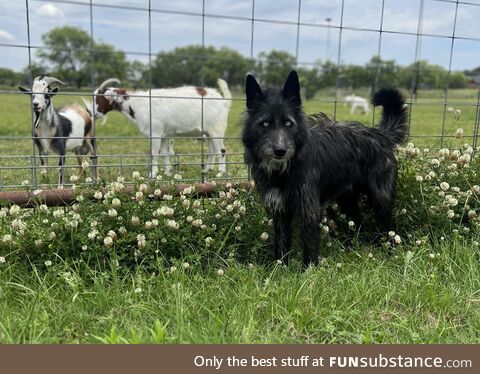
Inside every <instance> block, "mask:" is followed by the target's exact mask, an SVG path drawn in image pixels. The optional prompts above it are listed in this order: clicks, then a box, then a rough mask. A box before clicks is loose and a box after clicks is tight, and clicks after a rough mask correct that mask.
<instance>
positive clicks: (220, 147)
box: [211, 136, 227, 176]
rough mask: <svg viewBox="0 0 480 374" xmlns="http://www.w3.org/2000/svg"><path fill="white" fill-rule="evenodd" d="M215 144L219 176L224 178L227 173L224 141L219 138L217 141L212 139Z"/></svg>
mask: <svg viewBox="0 0 480 374" xmlns="http://www.w3.org/2000/svg"><path fill="white" fill-rule="evenodd" d="M211 142H212V144H213V154H214V156H215V158H216V159H217V160H218V176H222V175H224V174H225V173H226V171H227V162H226V150H225V145H224V144H223V139H222V138H220V136H217V137H216V139H211Z"/></svg>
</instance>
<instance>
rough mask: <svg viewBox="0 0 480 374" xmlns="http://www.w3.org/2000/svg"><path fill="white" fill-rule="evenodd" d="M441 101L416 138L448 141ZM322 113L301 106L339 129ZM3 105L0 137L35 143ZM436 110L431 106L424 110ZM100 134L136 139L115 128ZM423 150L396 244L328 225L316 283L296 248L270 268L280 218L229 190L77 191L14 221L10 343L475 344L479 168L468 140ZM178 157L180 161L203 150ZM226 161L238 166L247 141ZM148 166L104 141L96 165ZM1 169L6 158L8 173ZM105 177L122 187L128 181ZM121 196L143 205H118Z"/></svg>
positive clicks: (366, 230) (415, 122)
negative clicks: (199, 194)
mask: <svg viewBox="0 0 480 374" xmlns="http://www.w3.org/2000/svg"><path fill="white" fill-rule="evenodd" d="M431 94H432V95H431V96H432V97H433V96H435V95H436V96H437V97H436V98H433V99H432V98H424V97H422V96H423V95H420V98H419V100H418V102H419V105H416V106H414V108H413V110H412V133H414V134H437V133H439V132H440V127H441V123H442V115H443V106H442V105H440V104H439V103H441V100H442V99H441V98H440V93H432V92H431ZM451 94H452V96H454V95H455V96H456V97H455V99H452V100H454V101H455V100H456V101H455V102H456V103H463V104H465V103H470V102H471V103H472V104H475V103H476V101H475V98H474V92H473V91H459V92H452V93H451ZM325 97H326V96H322V95H320V96H319V99H320V100H319V101H311V102H307V103H306V105H305V106H306V110H307V112H309V113H312V112H314V111H317V110H318V109H322V110H324V111H326V112H327V113H331V112H332V111H333V105H331V104H330V107H328V105H326V104H325V103H324V101H325V100H324V99H325ZM56 99H58V101H57V102H61V101H62V100H64V98H61V97H58V98H56ZM6 102H7V106H4V105H3V106H2V107H1V109H0V110H1V111H2V113H1V116H0V134H1V136H12V135H15V136H26V135H28V133H29V126H30V125H29V124H30V122H29V116H30V113H29V109H28V99H27V98H25V97H21V96H8V97H7V100H6ZM429 102H433V103H436V105H420V104H422V103H424V104H428V103H429ZM449 105H450V104H449ZM242 106H243V103H242V102H240V101H238V102H237V101H236V102H234V105H233V108H232V111H231V115H230V123H229V128H228V135H232V136H234V135H238V134H239V132H240V127H239V115H240V113H241V111H242ZM452 106H454V107H456V108H457V107H459V108H461V109H462V116H461V118H460V120H458V121H455V120H454V119H453V118H452V117H451V113H447V115H448V116H450V117H447V121H446V127H445V128H446V131H445V133H446V134H448V135H453V134H454V133H455V130H456V129H457V128H458V127H463V128H464V130H465V132H464V134H465V135H468V134H471V133H472V129H473V125H474V121H475V110H476V107H475V106H473V105H472V106H471V107H469V106H462V105H459V104H455V103H454V104H452ZM7 108H9V110H7ZM337 117H338V118H339V119H342V120H343V119H350V118H355V119H365V118H367V117H364V116H362V115H357V116H354V117H350V115H349V114H348V110H347V108H344V107H343V105H339V106H338V107H337ZM417 131H418V132H417ZM98 134H99V135H102V136H109V135H117V136H120V135H125V136H132V135H135V136H137V135H138V136H139V134H138V132H137V130H136V129H135V128H134V126H133V125H132V124H130V123H128V122H126V121H125V120H124V119H123V118H122V117H121V116H119V115H111V117H110V118H109V121H108V123H107V124H106V125H105V126H99V127H98ZM421 140H422V141H423V142H424V143H420V144H421V145H422V147H421V148H420V149H419V148H412V147H411V146H409V147H407V149H401V150H400V151H399V159H400V165H401V168H400V179H399V185H398V198H397V204H396V208H395V216H396V221H397V230H396V231H397V232H396V234H397V235H399V237H398V238H393V239H392V238H390V237H380V238H379V237H378V236H377V235H376V234H375V230H374V227H372V224H369V223H368V222H371V220H370V219H369V214H368V210H367V211H366V216H365V218H366V221H367V224H366V225H365V227H361V228H358V226H355V228H354V229H349V225H348V222H347V219H346V218H345V217H342V216H336V217H334V218H333V221H329V222H324V224H323V225H324V227H329V232H328V233H327V232H326V230H324V234H323V235H322V239H321V241H320V242H319V246H320V248H321V255H322V257H323V259H322V260H321V262H320V265H319V266H318V267H316V268H310V269H308V270H307V271H306V272H302V271H301V253H300V245H299V241H298V240H295V241H294V245H293V253H292V261H291V264H290V265H289V267H288V268H285V267H283V266H282V265H280V264H277V263H275V262H274V261H273V258H272V257H273V231H272V227H271V223H270V221H269V219H270V217H268V216H266V214H265V212H264V209H263V207H262V205H261V204H260V202H259V201H258V199H257V197H256V194H255V193H252V192H251V191H244V190H242V189H240V188H238V187H235V186H233V189H232V188H230V187H226V188H225V190H219V191H218V197H215V198H211V199H203V200H197V199H195V198H194V197H192V196H191V194H190V193H185V194H184V196H182V197H180V198H173V199H170V197H168V196H167V197H165V196H164V197H163V198H162V199H155V200H147V199H144V197H145V196H147V195H148V194H155V189H156V188H157V184H158V183H160V182H149V181H147V180H146V179H142V177H136V176H135V178H132V177H130V175H131V171H132V170H139V171H140V172H141V175H145V174H146V168H142V167H137V166H130V167H127V166H125V167H124V169H123V171H124V174H125V176H126V177H127V181H125V182H124V181H122V180H120V181H118V182H116V183H111V184H106V185H105V188H106V191H105V190H104V191H103V194H102V195H101V196H100V195H98V191H97V197H96V198H97V199H98V203H92V202H91V201H90V200H89V199H87V198H85V197H86V196H87V195H91V194H92V193H93V191H92V190H91V188H90V187H86V188H85V189H84V188H80V187H79V189H78V194H79V195H78V196H79V197H78V198H77V200H78V203H77V204H76V205H75V206H73V207H69V208H65V209H63V208H47V207H45V206H42V205H39V206H38V207H37V208H35V209H20V208H18V207H16V206H13V207H4V208H2V209H0V343H478V341H479V340H480V333H479V331H480V260H479V254H480V253H479V242H480V221H479V219H478V217H477V216H478V215H480V187H478V184H479V183H478V175H479V173H480V162H479V161H478V160H477V159H473V160H472V161H471V162H470V161H469V160H470V159H469V157H466V156H465V155H469V154H470V153H471V151H472V150H471V149H469V148H468V147H465V146H464V143H466V142H469V141H470V139H468V138H463V139H461V140H456V139H451V140H449V145H451V146H452V148H455V149H456V150H457V151H458V154H452V153H450V154H448V155H447V154H446V153H445V151H443V154H442V155H440V156H439V155H437V151H436V150H430V151H429V152H426V153H425V152H424V150H423V146H428V147H429V148H433V147H435V146H436V145H438V144H436V143H435V140H434V139H429V138H421ZM178 143H180V144H178V145H176V149H177V151H178V152H190V151H191V150H190V147H196V148H197V149H198V148H199V147H200V143H198V142H195V141H183V142H178ZM0 145H1V150H0V152H1V155H2V156H4V155H12V154H18V155H27V154H29V152H30V153H31V151H32V146H31V142H30V141H29V140H28V139H26V140H22V141H20V140H19V141H12V140H6V139H5V138H3V139H2V140H1V141H0ZM228 148H229V150H230V149H234V150H237V151H238V152H239V153H241V146H240V144H239V143H238V141H237V142H234V141H232V142H231V144H229V147H228ZM147 150H148V142H147V141H146V140H135V141H134V140H121V141H120V140H118V141H111V140H106V139H103V140H102V139H100V140H99V153H101V154H110V153H129V154H138V155H140V156H142V155H144V153H146V152H147ZM459 155H463V156H462V157H463V158H462V159H459V158H458V156H459ZM238 157H239V158H238V159H239V160H241V156H240V155H239V156H238ZM465 157H466V158H465ZM432 158H434V160H433V161H435V162H433V161H432ZM101 160H102V159H101ZM132 160H134V158H133V157H132V158H130V159H129V158H128V157H126V158H125V160H124V163H125V164H127V163H129V162H132ZM143 160H144V161H143V162H145V161H146V160H147V158H146V157H145V158H144V159H143ZM462 160H463V161H462ZM7 161H8V160H6V159H5V158H0V162H1V165H2V166H5V165H7V164H6V162H7ZM8 162H11V163H12V164H9V165H14V164H15V163H14V161H13V160H10V161H8ZM15 162H17V163H18V162H19V161H18V160H17V161H15ZM107 162H112V163H113V162H118V160H114V159H113V158H112V159H109V158H107V157H106V158H103V161H102V163H103V164H105V163H107ZM465 164H466V165H467V167H465V166H463V165H465ZM72 165H73V160H72ZM454 165H455V166H454ZM180 172H181V174H182V175H183V177H184V178H188V177H193V176H195V172H196V171H195V170H193V169H192V170H190V169H188V168H186V169H183V166H182V165H181V166H180ZM0 173H1V177H2V183H6V182H8V183H20V182H21V181H22V180H23V179H30V178H29V174H28V172H27V171H25V172H23V173H22V172H19V171H15V172H13V171H12V170H6V169H3V170H2V169H1V168H0ZM56 173H57V172H56V170H51V171H50V172H49V176H48V180H47V182H49V183H54V180H55V179H56ZM70 173H73V170H70ZM101 173H102V175H104V176H109V177H111V180H114V177H115V178H116V176H117V173H118V169H113V168H112V169H111V170H110V171H107V170H103V171H101ZM231 173H232V174H234V175H241V173H242V169H240V166H239V169H238V170H232V171H231ZM197 175H198V174H197ZM420 177H421V178H420ZM126 182H130V183H132V184H133V185H134V186H135V189H136V191H138V192H140V191H142V194H141V195H137V197H136V198H135V199H132V198H131V197H129V196H125V195H123V194H122V193H121V191H122V186H123V185H124V184H125V183H126ZM161 183H164V181H162V182H161ZM445 183H447V184H445ZM23 188H25V189H30V188H31V187H30V186H25V187H23ZM39 204H40V203H39Z"/></svg>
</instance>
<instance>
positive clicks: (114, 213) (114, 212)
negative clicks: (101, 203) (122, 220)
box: [108, 208, 118, 218]
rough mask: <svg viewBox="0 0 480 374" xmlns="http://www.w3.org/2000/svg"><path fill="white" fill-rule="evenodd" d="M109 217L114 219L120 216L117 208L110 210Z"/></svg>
mask: <svg viewBox="0 0 480 374" xmlns="http://www.w3.org/2000/svg"><path fill="white" fill-rule="evenodd" d="M108 216H109V217H112V218H115V217H116V216H118V213H117V210H116V209H115V208H111V209H109V210H108Z"/></svg>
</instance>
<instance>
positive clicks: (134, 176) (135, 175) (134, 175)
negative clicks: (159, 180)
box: [132, 171, 140, 179]
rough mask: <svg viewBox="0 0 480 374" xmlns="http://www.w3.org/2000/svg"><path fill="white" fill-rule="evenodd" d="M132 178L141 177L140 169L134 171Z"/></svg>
mask: <svg viewBox="0 0 480 374" xmlns="http://www.w3.org/2000/svg"><path fill="white" fill-rule="evenodd" d="M132 178H133V179H140V173H139V172H138V171H134V172H132Z"/></svg>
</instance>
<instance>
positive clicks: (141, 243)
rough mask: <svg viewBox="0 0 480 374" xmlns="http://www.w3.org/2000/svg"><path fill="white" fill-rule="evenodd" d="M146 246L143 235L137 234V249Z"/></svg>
mask: <svg viewBox="0 0 480 374" xmlns="http://www.w3.org/2000/svg"><path fill="white" fill-rule="evenodd" d="M146 244H147V239H146V238H145V235H143V234H138V235H137V245H138V247H139V248H143V247H145V245H146Z"/></svg>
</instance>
